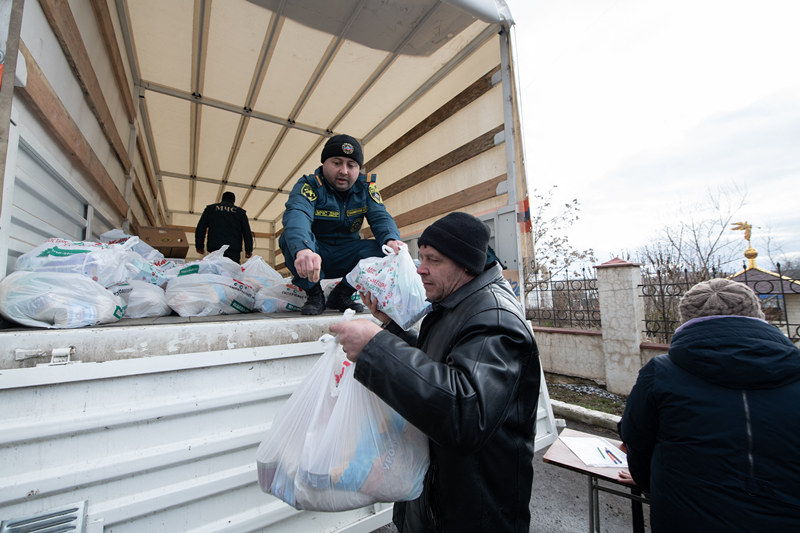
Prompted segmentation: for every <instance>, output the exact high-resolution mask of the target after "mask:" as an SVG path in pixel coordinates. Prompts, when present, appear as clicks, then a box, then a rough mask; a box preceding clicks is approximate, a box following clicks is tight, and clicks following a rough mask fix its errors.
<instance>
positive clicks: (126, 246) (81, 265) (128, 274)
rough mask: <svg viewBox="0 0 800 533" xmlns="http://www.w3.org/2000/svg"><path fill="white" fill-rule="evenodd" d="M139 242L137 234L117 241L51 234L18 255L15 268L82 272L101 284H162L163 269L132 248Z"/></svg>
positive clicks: (38, 270) (37, 270) (33, 270)
mask: <svg viewBox="0 0 800 533" xmlns="http://www.w3.org/2000/svg"><path fill="white" fill-rule="evenodd" d="M139 242H140V241H139V237H130V238H128V239H126V240H125V241H124V242H122V243H120V244H115V243H112V244H108V243H103V242H93V241H69V240H65V239H59V238H51V239H47V240H46V241H45V242H43V243H42V244H40V245H39V246H37V247H35V248H34V249H33V250H30V251H28V252H26V253H24V254H22V255H21V256H19V257H18V258H17V262H16V266H15V270H18V271H19V270H24V271H28V272H63V273H73V274H82V275H84V276H87V277H89V278H91V279H92V280H94V281H96V282H98V283H99V284H101V285H102V286H103V287H110V286H112V285H116V284H118V283H124V282H126V281H128V280H131V279H135V280H141V281H146V282H148V283H153V284H155V285H163V284H165V283H166V279H167V278H166V273H165V271H164V270H163V269H162V268H160V267H158V266H156V265H155V264H154V263H152V262H150V261H148V260H147V259H145V258H144V257H142V256H141V255H139V254H138V253H136V252H133V251H132V248H134V247H135V246H137V245H138V244H139Z"/></svg>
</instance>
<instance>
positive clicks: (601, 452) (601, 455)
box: [597, 448, 606, 460]
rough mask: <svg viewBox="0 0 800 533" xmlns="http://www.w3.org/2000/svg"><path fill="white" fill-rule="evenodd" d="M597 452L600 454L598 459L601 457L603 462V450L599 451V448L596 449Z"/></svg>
mask: <svg viewBox="0 0 800 533" xmlns="http://www.w3.org/2000/svg"><path fill="white" fill-rule="evenodd" d="M597 451H598V452H599V453H600V457H602V458H603V459H604V460H605V458H606V456H605V455H603V450H601V449H600V448H597Z"/></svg>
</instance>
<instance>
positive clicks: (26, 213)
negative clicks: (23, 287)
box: [6, 139, 112, 272]
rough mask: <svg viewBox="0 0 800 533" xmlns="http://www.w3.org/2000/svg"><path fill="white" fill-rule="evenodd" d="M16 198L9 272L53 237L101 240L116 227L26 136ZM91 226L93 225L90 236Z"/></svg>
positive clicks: (20, 144)
mask: <svg viewBox="0 0 800 533" xmlns="http://www.w3.org/2000/svg"><path fill="white" fill-rule="evenodd" d="M12 198H13V203H12V204H11V218H10V225H9V228H8V234H9V241H8V242H9V244H8V263H7V267H6V268H7V270H6V271H7V272H13V270H14V266H15V264H16V261H17V258H18V257H19V256H20V255H22V254H24V253H25V252H27V251H29V250H31V249H32V248H35V247H36V246H38V245H40V244H41V243H43V242H44V241H46V240H47V239H49V238H51V237H60V238H62V239H69V240H74V241H80V240H83V239H90V240H99V238H100V234H102V233H103V232H105V231H108V230H109V229H111V228H112V225H111V224H110V223H109V222H108V221H107V220H105V219H104V218H103V217H101V216H99V215H98V214H97V213H96V212H95V211H94V210H93V209H91V208H90V207H89V206H88V202H87V201H86V200H84V199H83V198H82V197H81V196H80V195H79V194H78V193H77V192H76V191H75V189H73V188H72V187H70V186H69V185H67V184H66V182H65V181H64V180H63V179H62V178H61V177H60V176H59V175H58V172H57V171H56V170H55V169H54V168H53V167H52V166H51V165H49V164H48V163H47V162H46V161H45V160H44V159H43V158H41V157H39V155H38V154H37V153H36V152H35V150H34V149H33V148H32V147H31V146H30V145H29V144H28V143H26V142H25V141H24V139H22V140H20V143H19V151H18V155H17V168H16V173H15V177H14V188H13V192H12ZM87 227H91V228H92V229H91V231H90V233H89V235H87V234H86V228H87Z"/></svg>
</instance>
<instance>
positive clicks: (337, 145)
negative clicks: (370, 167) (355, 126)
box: [321, 135, 364, 167]
mask: <svg viewBox="0 0 800 533" xmlns="http://www.w3.org/2000/svg"><path fill="white" fill-rule="evenodd" d="M336 156H340V157H349V158H350V159H352V160H353V161H355V162H356V163H358V166H359V167H361V166H364V152H362V151H361V145H360V144H359V143H358V141H357V140H355V138H353V137H350V136H349V135H334V136H333V137H331V138H330V139H328V142H326V143H325V147H324V148H323V149H322V159H321V162H323V163H324V162H325V160H326V159H328V158H329V157H336Z"/></svg>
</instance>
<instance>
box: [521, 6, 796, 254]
mask: <svg viewBox="0 0 800 533" xmlns="http://www.w3.org/2000/svg"><path fill="white" fill-rule="evenodd" d="M507 3H508V4H509V7H510V9H511V12H512V15H513V16H514V19H515V21H516V24H517V28H516V44H517V50H518V59H519V68H520V79H521V84H520V86H521V92H522V98H523V126H524V128H525V141H526V156H527V165H526V168H527V172H528V179H529V183H530V186H531V188H537V189H540V190H545V189H548V188H549V187H550V185H551V184H554V183H557V184H559V196H560V198H562V199H567V198H578V199H579V201H580V203H581V206H582V208H583V213H584V214H583V217H582V219H581V220H580V221H579V222H578V223H577V224H576V225H575V227H574V228H573V229H574V231H573V233H572V234H571V235H570V236H571V239H572V241H573V242H574V244H575V245H576V246H577V247H579V248H588V247H593V248H595V249H596V250H597V251H599V252H600V258H601V259H607V258H608V256H609V255H610V254H613V253H617V252H619V251H621V250H626V249H627V250H632V249H634V248H635V247H636V246H639V245H641V244H643V243H644V242H646V241H647V240H648V238H650V237H652V236H654V233H655V232H656V231H657V230H658V229H659V228H662V227H664V225H665V224H667V223H669V222H670V220H673V217H675V216H676V214H675V209H674V207H675V206H679V205H687V204H690V203H693V198H696V197H702V196H704V195H705V192H706V190H707V189H708V188H710V187H715V186H717V185H719V184H722V183H731V182H735V183H739V184H743V185H744V184H746V186H747V190H748V204H747V206H746V207H745V209H743V210H742V218H743V219H747V220H749V221H750V223H751V224H753V225H754V226H756V227H758V226H762V227H767V226H769V228H770V232H771V235H772V237H773V238H774V239H775V240H776V241H780V242H781V243H782V245H783V248H784V251H785V252H794V251H800V237H799V236H798V232H797V228H798V225H800V214H796V213H800V210H798V209H797V207H796V202H794V201H792V200H793V198H792V192H793V190H794V187H795V186H794V185H793V184H794V183H797V179H798V177H800V176H798V166H799V165H800V164H799V163H798V160H799V159H800V156H799V155H798V154H797V152H798V149H797V146H799V145H800V144H799V143H798V141H800V69H797V68H796V66H795V64H796V57H795V56H796V53H797V50H800V32H798V31H797V30H796V21H797V20H800V2H795V1H794V0H764V1H761V2H758V3H756V2H752V1H750V0H725V1H723V0H675V1H671V2H663V1H657V0H644V1H642V0H616V1H612V0H561V1H554V0H548V1H543V0H535V1H530V0H507ZM755 235H757V233H756V232H755V231H754V237H755ZM734 237H735V235H734ZM754 244H755V243H754Z"/></svg>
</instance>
